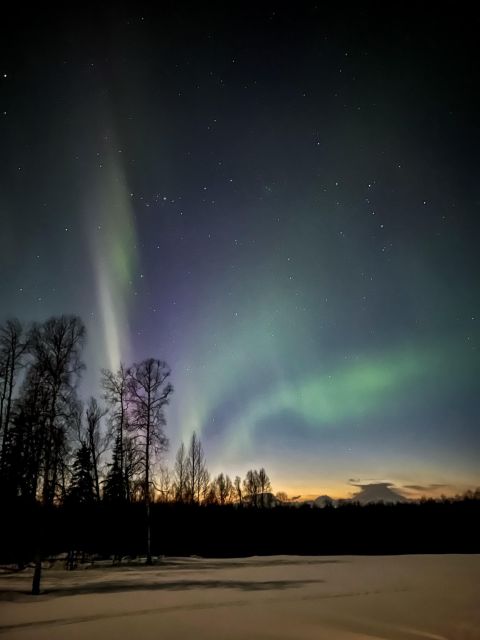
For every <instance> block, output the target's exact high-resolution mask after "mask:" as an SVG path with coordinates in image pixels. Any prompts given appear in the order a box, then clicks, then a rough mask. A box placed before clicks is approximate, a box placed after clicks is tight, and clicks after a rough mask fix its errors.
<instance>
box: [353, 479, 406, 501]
mask: <svg viewBox="0 0 480 640" xmlns="http://www.w3.org/2000/svg"><path fill="white" fill-rule="evenodd" d="M354 486H356V487H358V488H359V489H360V491H359V492H358V493H356V494H354V495H353V496H352V498H351V502H359V503H360V504H373V503H375V502H386V503H396V502H409V500H408V498H406V497H405V496H403V495H402V494H401V493H398V491H395V489H392V488H391V487H392V486H393V485H392V484H391V483H390V482H375V483H372V484H356V485H354Z"/></svg>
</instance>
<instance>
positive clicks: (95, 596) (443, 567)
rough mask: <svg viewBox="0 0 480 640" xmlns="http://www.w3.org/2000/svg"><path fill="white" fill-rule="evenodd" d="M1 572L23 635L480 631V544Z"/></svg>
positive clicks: (464, 639) (6, 609)
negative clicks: (423, 551)
mask: <svg viewBox="0 0 480 640" xmlns="http://www.w3.org/2000/svg"><path fill="white" fill-rule="evenodd" d="M30 581H31V572H30V570H26V571H24V572H22V573H17V574H14V573H3V574H1V575H0V635H1V636H3V637H4V638H12V639H17V640H25V639H27V638H28V639H32V640H57V639H61V640H64V639H68V640H76V639H79V638H82V639H83V638H87V639H88V640H95V639H96V638H100V639H101V640H124V639H126V638H132V639H135V640H137V639H138V640H153V639H162V640H167V639H171V638H172V639H173V638H175V639H177V638H178V639H182V640H189V639H190V638H192V639H195V640H202V639H206V638H209V639H210V638H222V639H230V638H231V639H240V638H242V639H244V638H246V639H249V640H253V639H257V638H263V639H267V638H268V639H269V640H272V639H274V638H283V639H285V638H289V639H292V640H293V639H295V640H297V639H298V640H303V639H306V638H308V639H310V638H311V639H313V638H315V639H316V640H323V639H325V640H336V639H344V640H360V639H363V640H366V639H367V638H368V639H370V640H372V639H377V640H378V639H379V638H385V639H387V638H388V639H389V640H390V639H391V640H397V639H405V640H415V639H418V640H424V639H430V640H473V639H474V638H480V556H479V555H474V556H472V555H469V556H467V555H465V556H462V555H445V556H388V557H385V556H383V557H378V556H377V557H359V556H354V557H352V556H343V557H308V558H307V557H296V556H295V557H293V556H277V557H255V558H247V559H225V560H208V559H196V558H193V559H192V558H182V559H180V558H175V559H165V560H164V561H163V563H162V564H159V565H157V566H154V567H142V566H134V565H130V566H125V567H120V568H114V567H107V566H99V567H93V568H88V569H78V570H76V571H72V572H67V571H63V570H61V569H55V568H52V569H48V570H45V571H44V579H43V584H42V586H43V589H44V591H45V592H44V594H43V595H41V596H38V597H36V598H34V597H32V596H30V595H28V591H29V587H30Z"/></svg>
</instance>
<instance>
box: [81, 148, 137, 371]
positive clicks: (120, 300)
mask: <svg viewBox="0 0 480 640" xmlns="http://www.w3.org/2000/svg"><path fill="white" fill-rule="evenodd" d="M119 155H120V154H117V156H119ZM117 156H115V155H114V154H113V153H111V154H110V155H109V157H108V158H107V159H106V161H105V166H104V168H103V172H102V178H101V179H98V178H97V183H96V184H95V185H94V188H93V189H92V194H91V196H90V199H89V201H88V202H87V209H88V211H87V215H86V219H87V220H88V224H87V229H88V234H89V245H90V251H91V258H92V264H93V269H94V278H95V287H96V297H97V309H98V314H99V317H100V318H99V319H100V325H101V331H100V334H99V333H98V332H97V331H94V332H93V335H94V336H95V337H96V338H97V339H98V341H99V344H98V346H99V352H101V348H102V347H101V346H100V345H102V346H103V349H104V355H103V356H99V357H98V362H101V361H102V360H103V361H104V362H106V365H105V364H104V365H103V366H108V367H109V368H110V369H112V370H116V369H117V368H118V365H119V364H120V362H121V361H122V360H123V361H128V359H129V358H130V356H131V345H130V326H129V313H130V306H131V295H130V294H131V290H132V278H133V276H134V273H135V271H136V269H137V267H138V255H137V237H136V229H135V222H134V217H133V209H132V205H131V196H130V192H129V191H128V189H127V179H126V175H125V172H124V170H123V168H122V165H121V162H120V160H119V158H118V157H117ZM97 354H98V352H97Z"/></svg>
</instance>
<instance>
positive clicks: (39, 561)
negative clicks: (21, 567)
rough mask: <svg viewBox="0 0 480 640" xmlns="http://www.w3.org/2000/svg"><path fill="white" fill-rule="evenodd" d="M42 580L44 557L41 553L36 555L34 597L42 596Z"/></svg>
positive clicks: (33, 581) (33, 584) (33, 582)
mask: <svg viewBox="0 0 480 640" xmlns="http://www.w3.org/2000/svg"><path fill="white" fill-rule="evenodd" d="M41 578H42V556H41V554H40V552H39V551H37V553H35V570H34V572H33V580H32V596H38V595H40V581H41Z"/></svg>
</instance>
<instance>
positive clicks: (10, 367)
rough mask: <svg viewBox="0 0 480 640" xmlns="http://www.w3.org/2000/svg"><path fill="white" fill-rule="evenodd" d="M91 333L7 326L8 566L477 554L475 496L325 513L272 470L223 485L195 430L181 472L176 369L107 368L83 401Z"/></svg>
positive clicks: (77, 325)
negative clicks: (173, 409) (290, 493)
mask: <svg viewBox="0 0 480 640" xmlns="http://www.w3.org/2000/svg"><path fill="white" fill-rule="evenodd" d="M84 341H85V328H84V326H83V323H82V321H81V320H80V318H78V317H74V316H61V317H56V318H50V319H49V320H47V321H45V322H43V323H36V324H33V325H32V326H30V327H28V328H26V327H24V326H22V324H21V323H20V322H19V321H18V320H9V321H7V322H6V323H5V324H4V325H3V326H2V327H0V437H1V453H0V511H1V516H2V518H1V519H2V527H1V532H0V535H1V540H0V561H1V562H3V563H16V564H17V565H18V566H19V567H22V566H25V565H26V564H27V563H30V562H34V563H35V567H36V571H35V577H34V584H33V592H34V593H38V592H39V588H40V575H41V568H42V560H44V559H45V558H48V557H51V556H54V555H57V554H59V553H67V552H68V554H69V556H68V563H67V564H68V566H69V567H70V568H74V566H76V564H77V563H78V562H81V561H82V560H83V561H86V560H89V561H91V560H92V559H93V558H95V557H107V558H112V561H115V562H120V561H121V559H122V558H124V557H125V556H130V557H132V556H135V557H136V556H142V557H145V558H146V562H147V564H151V563H152V562H153V561H154V557H155V556H162V555H191V554H197V555H206V556H242V555H251V554H344V553H348V554H354V553H363V554H370V553H427V552H431V553H433V552H478V551H480V544H479V542H478V536H477V535H476V533H475V529H474V525H473V523H474V522H475V521H477V520H478V516H479V515H480V499H479V498H480V496H479V494H478V492H477V493H475V494H468V495H466V496H463V497H457V498H456V499H452V500H447V499H444V500H440V501H433V500H423V501H421V502H419V503H407V504H397V505H368V506H363V507H362V506H359V505H356V504H351V503H345V504H340V505H338V506H335V507H334V506H333V505H329V504H327V505H326V506H324V507H323V508H312V507H311V506H309V505H303V506H299V505H296V504H295V503H291V502H290V503H289V502H288V500H287V498H286V496H285V494H277V495H276V496H275V495H274V494H273V493H272V486H271V482H270V479H269V477H268V474H267V472H266V471H265V469H263V468H261V469H259V470H257V469H251V470H249V471H248V472H247V474H246V476H245V478H243V479H242V478H240V477H238V476H237V477H236V478H234V479H233V480H232V479H231V478H230V477H229V476H228V475H226V474H223V473H221V474H219V475H218V476H217V477H214V478H212V477H211V476H210V474H209V472H208V469H207V463H206V460H205V455H204V452H203V448H202V443H201V441H200V439H199V438H198V436H197V434H196V433H194V434H193V435H192V437H191V439H190V441H189V442H188V443H187V444H184V443H182V444H181V446H180V448H179V450H178V452H177V454H176V457H175V463H174V467H173V468H172V469H169V468H167V467H165V466H162V464H161V463H162V453H164V452H165V451H166V449H167V447H168V440H167V437H166V435H165V426H166V417H165V407H166V405H167V404H168V403H169V401H170V398H171V396H172V394H173V386H172V384H171V382H170V376H171V372H170V368H169V367H168V365H167V363H165V362H164V361H162V360H159V359H154V358H150V359H147V360H144V361H143V362H140V363H135V364H132V365H130V366H128V367H127V366H123V365H121V366H120V367H119V369H118V370H117V371H109V370H104V371H102V384H101V389H100V390H99V394H98V398H93V397H92V398H89V399H88V400H87V401H86V402H82V401H81V399H80V398H79V396H78V384H79V381H80V376H81V373H82V371H83V369H84V364H83V362H82V348H83V345H84Z"/></svg>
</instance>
